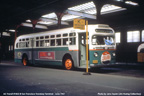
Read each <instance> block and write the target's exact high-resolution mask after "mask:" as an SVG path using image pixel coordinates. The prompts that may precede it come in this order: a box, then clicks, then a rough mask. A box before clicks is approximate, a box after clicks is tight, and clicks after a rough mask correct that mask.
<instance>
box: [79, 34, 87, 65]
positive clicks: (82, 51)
mask: <svg viewBox="0 0 144 96" xmlns="http://www.w3.org/2000/svg"><path fill="white" fill-rule="evenodd" d="M79 60H80V67H85V66H86V34H85V33H80V34H79Z"/></svg>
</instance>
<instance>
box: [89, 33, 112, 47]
mask: <svg viewBox="0 0 144 96" xmlns="http://www.w3.org/2000/svg"><path fill="white" fill-rule="evenodd" d="M92 44H93V45H114V36H96V35H94V36H92Z"/></svg>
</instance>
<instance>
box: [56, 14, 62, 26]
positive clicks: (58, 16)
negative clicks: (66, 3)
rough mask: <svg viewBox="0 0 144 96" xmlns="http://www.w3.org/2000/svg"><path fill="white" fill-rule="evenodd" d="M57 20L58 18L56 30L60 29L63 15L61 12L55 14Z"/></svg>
mask: <svg viewBox="0 0 144 96" xmlns="http://www.w3.org/2000/svg"><path fill="white" fill-rule="evenodd" d="M56 15H57V18H58V28H61V19H62V17H63V16H64V13H62V12H56Z"/></svg>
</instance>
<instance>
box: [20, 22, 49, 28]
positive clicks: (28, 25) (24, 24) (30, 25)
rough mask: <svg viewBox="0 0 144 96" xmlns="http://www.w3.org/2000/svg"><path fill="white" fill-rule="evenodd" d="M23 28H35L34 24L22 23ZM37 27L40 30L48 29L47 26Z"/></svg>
mask: <svg viewBox="0 0 144 96" xmlns="http://www.w3.org/2000/svg"><path fill="white" fill-rule="evenodd" d="M22 26H26V27H33V26H32V24H30V23H22ZM35 27H36V28H39V29H48V28H47V26H44V25H36V26H35Z"/></svg>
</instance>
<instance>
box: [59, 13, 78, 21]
mask: <svg viewBox="0 0 144 96" xmlns="http://www.w3.org/2000/svg"><path fill="white" fill-rule="evenodd" d="M79 17H80V16H76V15H70V14H68V15H64V16H63V17H62V21H66V20H72V19H74V18H79Z"/></svg>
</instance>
